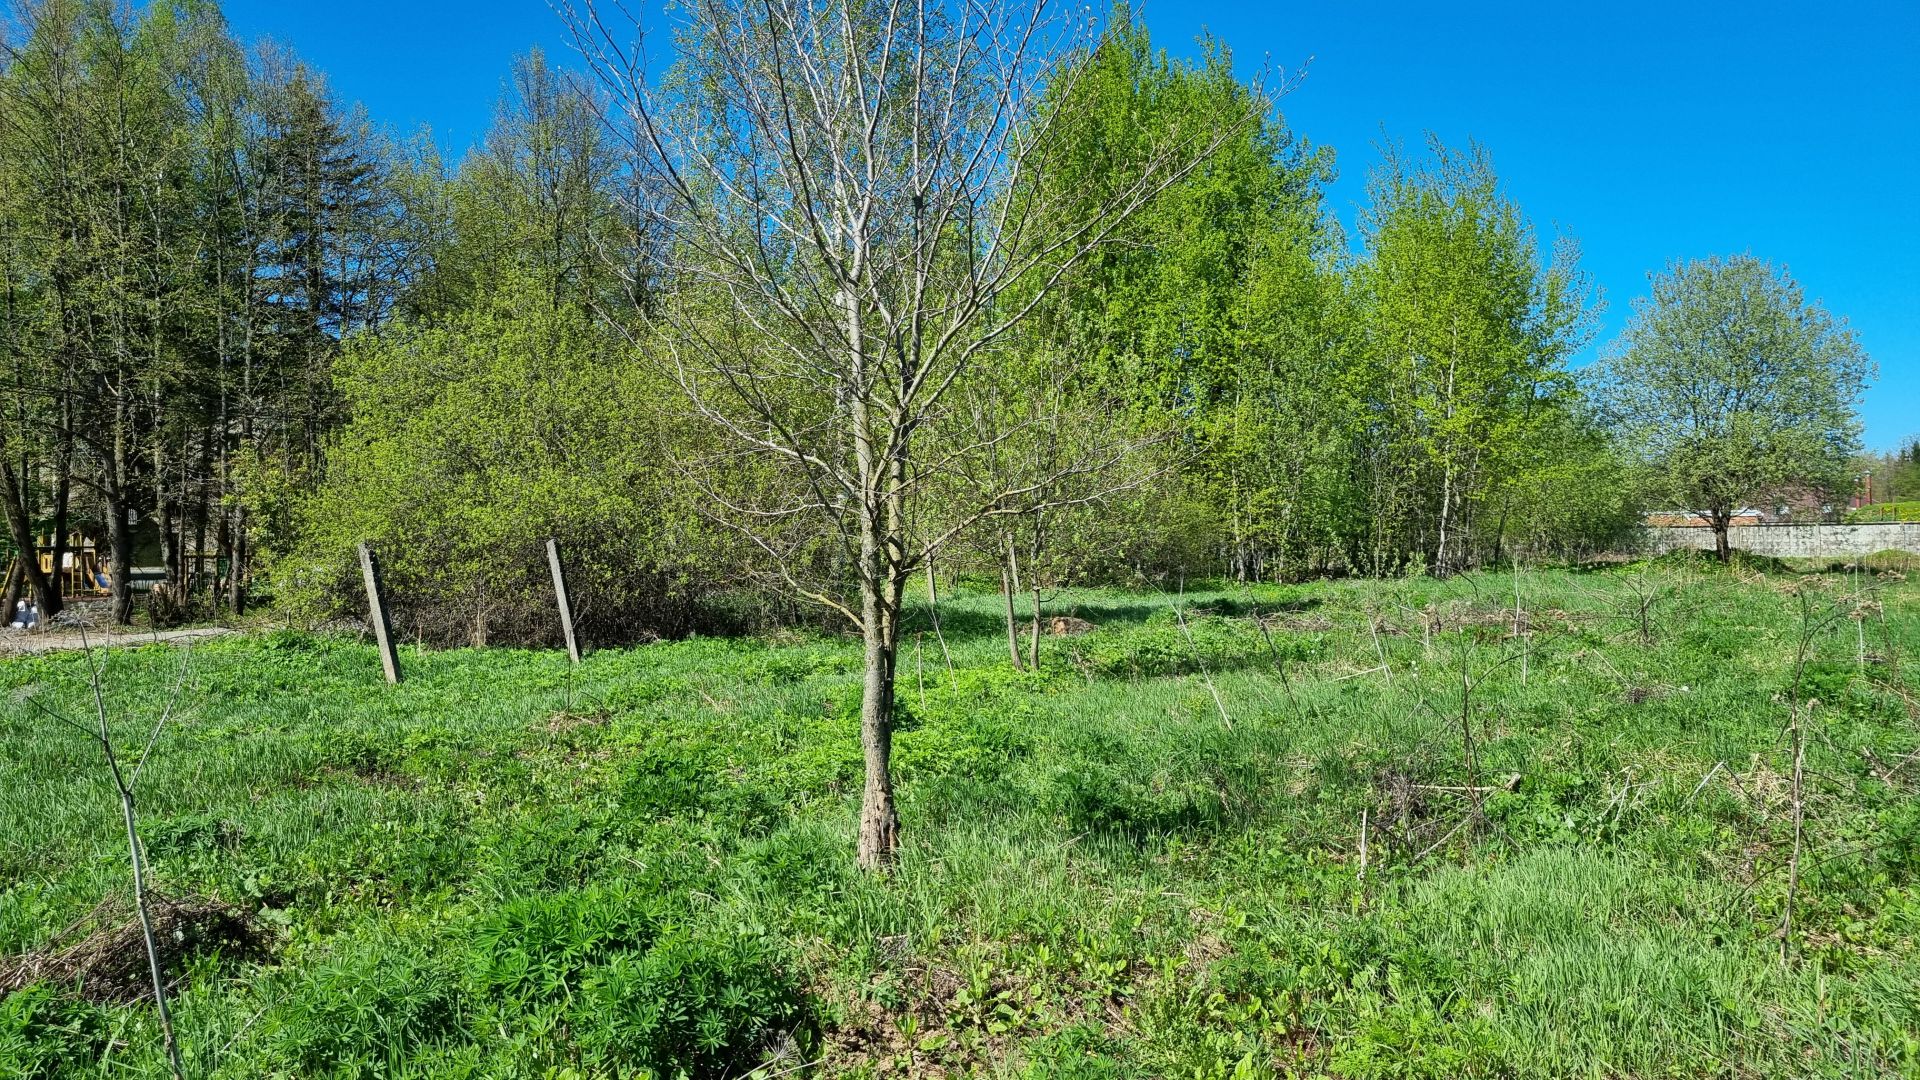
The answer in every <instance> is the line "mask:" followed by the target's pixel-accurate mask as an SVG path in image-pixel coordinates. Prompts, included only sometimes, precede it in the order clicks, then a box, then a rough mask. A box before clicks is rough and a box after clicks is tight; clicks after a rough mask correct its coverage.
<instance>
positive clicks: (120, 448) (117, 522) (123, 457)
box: [102, 398, 133, 626]
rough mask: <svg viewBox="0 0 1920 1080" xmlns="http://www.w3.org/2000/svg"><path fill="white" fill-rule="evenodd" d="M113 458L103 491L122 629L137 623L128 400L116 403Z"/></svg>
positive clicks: (117, 616) (117, 619) (116, 617)
mask: <svg viewBox="0 0 1920 1080" xmlns="http://www.w3.org/2000/svg"><path fill="white" fill-rule="evenodd" d="M113 412H114V415H113V458H112V460H111V461H109V462H108V463H107V469H108V476H107V477H106V483H105V484H104V485H102V486H103V488H104V491H103V492H102V495H103V498H104V501H105V502H106V504H107V540H108V547H109V549H110V551H109V556H108V557H109V560H110V562H111V569H110V570H109V571H108V572H109V573H111V574H112V575H113V621H114V622H115V623H117V624H118V625H120V626H126V625H128V624H130V623H132V622H133V523H132V522H130V521H128V520H127V514H128V513H129V512H130V504H131V500H130V499H128V498H127V494H128V493H127V477H128V475H129V474H130V473H131V472H132V469H131V466H130V462H129V461H128V451H127V428H128V426H129V425H130V423H131V420H130V418H129V417H128V415H127V403H126V400H125V399H124V398H123V399H119V400H116V401H115V402H114V403H113Z"/></svg>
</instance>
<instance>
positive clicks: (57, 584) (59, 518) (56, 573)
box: [8, 398, 78, 608]
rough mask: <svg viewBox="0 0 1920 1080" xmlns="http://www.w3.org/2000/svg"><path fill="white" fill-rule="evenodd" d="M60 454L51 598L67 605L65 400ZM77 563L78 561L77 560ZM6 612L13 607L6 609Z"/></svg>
mask: <svg viewBox="0 0 1920 1080" xmlns="http://www.w3.org/2000/svg"><path fill="white" fill-rule="evenodd" d="M60 413H61V426H60V453H59V456H58V457H56V458H55V459H54V463H53V473H54V476H53V582H52V584H53V595H54V596H56V597H58V598H59V602H60V604H61V605H62V606H65V604H66V593H65V591H64V590H63V588H62V581H61V579H62V578H63V577H64V576H65V573H66V562H67V529H68V528H69V523H68V520H67V518H68V511H69V510H70V509H71V508H72V503H73V400H72V399H71V398H64V399H62V401H61V406H60ZM76 561H78V560H77V557H76ZM8 607H9V608H11V607H12V605H8Z"/></svg>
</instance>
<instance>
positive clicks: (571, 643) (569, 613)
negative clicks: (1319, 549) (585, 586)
mask: <svg viewBox="0 0 1920 1080" xmlns="http://www.w3.org/2000/svg"><path fill="white" fill-rule="evenodd" d="M547 565H549V566H551V567H553V598H554V600H555V601H557V602H558V603H559V605H560V629H562V630H564V631H566V634H567V657H568V658H569V659H571V660H572V661H573V662H574V663H576V664H577V663H579V662H580V641H579V639H578V638H576V637H574V636H573V597H572V596H571V595H569V594H568V592H567V574H566V571H564V570H562V569H560V541H558V540H548V541H547Z"/></svg>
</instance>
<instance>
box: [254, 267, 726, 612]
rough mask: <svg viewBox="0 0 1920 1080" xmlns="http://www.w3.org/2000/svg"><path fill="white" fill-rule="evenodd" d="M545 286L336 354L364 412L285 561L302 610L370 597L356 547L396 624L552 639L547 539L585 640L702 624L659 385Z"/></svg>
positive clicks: (341, 607) (351, 404)
mask: <svg viewBox="0 0 1920 1080" xmlns="http://www.w3.org/2000/svg"><path fill="white" fill-rule="evenodd" d="M534 284H535V283H534V281H533V280H531V279H528V278H524V277H513V276H511V275H510V276H509V277H508V280H507V281H506V282H504V283H502V284H501V285H499V286H498V290H497V291H492V292H488V293H486V294H485V295H484V296H483V297H481V298H480V299H479V301H478V302H477V303H476V306H475V307H474V308H472V309H470V310H468V311H464V312H461V313H459V314H457V315H453V316H449V317H447V318H444V319H443V320H441V321H439V322H438V323H435V324H426V323H413V324H404V325H401V326H396V327H393V328H390V329H389V330H388V331H387V332H386V333H385V334H383V335H382V336H380V337H378V338H369V339H362V340H360V341H359V342H357V343H356V345H355V346H354V347H353V348H350V349H349V350H348V351H347V352H346V354H345V355H344V356H343V357H342V359H341V361H340V365H339V369H338V379H339V385H340V388H341V391H342V393H343V395H344V397H345V399H346V403H347V406H348V408H349V410H350V411H351V414H352V417H353V419H352V421H351V422H350V423H349V424H348V425H347V426H346V427H345V428H343V429H342V431H341V432H340V435H339V436H338V438H337V439H336V440H335V442H334V443H333V446H332V448H331V449H330V451H329V460H330V467H329V470H328V473H327V478H326V482H325V484H324V485H323V486H322V487H321V489H320V490H319V491H318V492H317V493H315V495H314V496H313V497H312V499H311V500H309V501H308V502H307V503H306V504H304V505H303V506H302V508H301V520H302V523H303V527H302V529H301V538H302V539H301V544H300V546H298V547H296V548H295V549H294V550H292V551H291V552H289V553H288V554H287V555H286V556H285V557H283V558H282V559H280V560H279V562H278V565H277V570H278V584H277V585H276V591H277V592H278V593H279V594H280V596H281V597H282V599H283V601H284V602H285V603H286V604H287V605H288V606H289V607H290V609H291V610H294V611H303V612H305V613H307V615H308V617H309V618H314V619H316V620H317V619H319V618H323V617H326V616H328V615H331V614H333V613H335V612H339V611H353V610H356V609H358V608H360V607H362V606H363V605H364V597H363V595H361V594H359V593H358V589H359V580H358V574H359V564H358V557H357V555H356V553H355V552H356V547H355V546H356V545H357V544H358V543H360V542H363V541H364V542H366V543H368V544H370V545H371V546H372V547H373V549H374V550H375V551H376V552H377V553H378V555H379V556H380V559H381V562H382V568H383V572H384V575H385V581H386V584H387V585H388V587H389V590H390V592H391V594H392V598H393V599H392V602H393V604H394V607H395V610H396V622H397V624H398V632H399V633H400V634H401V635H402V636H403V637H407V638H416V637H417V638H421V639H425V640H430V641H433V642H436V643H452V642H456V641H471V642H487V641H513V642H544V643H551V642H553V641H556V640H558V635H559V625H558V622H557V619H556V616H555V615H554V614H553V610H554V609H553V600H552V583H551V577H550V574H549V570H548V566H547V554H546V550H545V542H546V540H547V539H548V538H550V537H551V538H557V539H558V540H559V542H560V550H561V555H562V559H563V561H564V562H565V564H566V566H567V570H568V574H569V582H568V583H569V586H570V588H571V590H572V592H573V594H574V596H575V618H576V621H577V623H578V624H579V626H580V629H581V632H582V633H583V634H585V635H587V638H588V640H589V641H593V642H598V643H602V644H612V643H617V642H619V641H622V640H631V639H632V638H634V637H636V636H639V635H643V634H646V633H652V634H679V633H684V632H685V631H686V630H687V629H689V628H690V627H691V626H693V625H695V624H696V620H697V618H698V613H697V611H696V609H695V607H694V602H695V599H696V598H697V596H698V593H699V590H698V589H697V587H696V582H697V578H696V573H698V574H710V573H711V572H712V571H713V569H715V567H714V566H713V564H712V562H711V561H710V560H704V565H702V561H700V560H701V557H700V554H699V553H700V552H701V551H702V550H703V549H702V548H701V547H700V543H701V541H700V539H699V531H698V530H697V529H696V528H695V527H694V526H693V525H692V523H691V522H689V521H688V520H687V519H686V518H685V517H684V516H681V515H680V514H678V513H677V512H676V510H675V506H676V502H675V500H676V499H677V496H676V495H675V494H674V492H673V490H672V488H671V484H670V482H669V478H668V466H667V462H666V461H665V460H664V458H663V456H662V453H663V451H664V450H666V449H667V448H670V447H671V446H672V445H673V444H674V440H675V439H676V438H677V436H676V435H675V433H674V431H673V428H672V426H671V424H670V422H669V420H668V418H667V416H666V415H665V413H664V412H663V411H662V408H661V403H662V400H663V396H664V393H665V391H664V390H663V388H662V387H661V386H660V385H659V384H658V382H657V381H656V380H654V379H652V378H651V377H649V376H648V375H647V374H646V373H645V369H642V368H639V367H636V366H634V365H631V364H627V363H624V362H623V361H622V360H621V359H620V350H619V348H618V346H617V345H616V344H615V342H614V340H613V338H612V337H611V336H610V333H609V331H608V330H607V329H606V328H605V327H604V325H603V324H601V323H600V322H599V321H598V320H596V319H595V318H594V317H593V316H592V315H590V314H589V313H587V312H586V311H584V310H582V309H580V308H577V307H564V308H558V309H556V308H554V307H553V306H552V305H551V303H550V301H549V299H548V298H546V297H543V296H541V295H540V294H539V293H538V291H537V290H536V289H534V288H533V285H534ZM696 566H699V567H700V569H699V570H698V571H696V569H695V568H696Z"/></svg>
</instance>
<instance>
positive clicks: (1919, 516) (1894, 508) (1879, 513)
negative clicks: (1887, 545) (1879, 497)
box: [1847, 500, 1920, 525]
mask: <svg viewBox="0 0 1920 1080" xmlns="http://www.w3.org/2000/svg"><path fill="white" fill-rule="evenodd" d="M1867 521H1920V500H1914V501H1908V502H1894V503H1873V504H1871V505H1868V506H1862V507H1859V508H1858V509H1854V510H1849V511H1847V524H1849V525H1853V524H1858V523H1860V522H1867Z"/></svg>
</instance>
